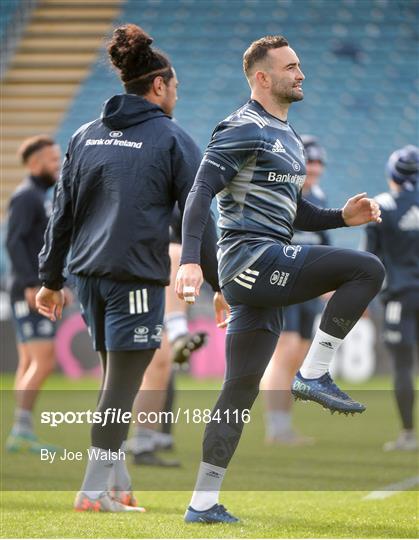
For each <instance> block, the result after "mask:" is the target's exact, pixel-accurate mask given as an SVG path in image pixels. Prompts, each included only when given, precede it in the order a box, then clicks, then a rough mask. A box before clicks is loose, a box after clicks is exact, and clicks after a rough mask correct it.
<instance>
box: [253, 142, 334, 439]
mask: <svg viewBox="0 0 419 540" xmlns="http://www.w3.org/2000/svg"><path fill="white" fill-rule="evenodd" d="M301 140H302V141H303V144H304V152H305V157H306V171H307V175H306V180H305V182H304V186H303V189H302V191H301V193H302V196H303V197H304V198H305V199H306V200H307V201H309V202H311V203H312V204H315V205H317V206H318V207H320V208H325V207H326V196H325V194H324V192H323V190H322V189H321V188H320V186H319V180H320V177H321V176H322V174H323V171H324V166H325V163H326V151H325V149H324V148H323V147H322V146H321V145H320V144H319V142H318V140H317V139H316V138H315V137H313V136H312V135H302V136H301ZM292 243H293V244H300V245H313V246H316V245H317V246H320V245H330V239H329V234H328V232H327V231H318V232H316V231H299V230H295V231H294V235H293V237H292ZM323 306H324V303H323V302H322V300H321V299H320V298H313V299H312V300H308V301H307V302H302V303H301V304H294V305H292V306H287V307H286V308H284V328H283V330H282V332H281V337H280V338H279V341H278V344H277V346H276V349H275V352H274V355H273V357H272V360H271V361H270V363H269V366H268V369H267V370H266V373H265V376H264V379H263V385H262V387H263V389H264V390H266V392H264V398H265V404H266V441H267V442H268V443H273V444H284V445H291V446H293V445H296V446H299V445H305V444H312V443H313V442H314V440H313V439H312V438H311V437H307V436H304V435H300V434H299V433H297V432H296V431H295V430H294V429H293V427H292V420H291V408H292V395H291V384H292V381H293V379H294V377H295V374H296V373H297V371H298V370H299V369H300V367H301V364H302V363H303V360H304V357H305V355H306V354H307V352H308V349H309V347H310V343H311V338H312V336H313V327H314V322H315V319H316V317H317V315H318V314H319V313H320V312H321V310H322V308H323Z"/></svg>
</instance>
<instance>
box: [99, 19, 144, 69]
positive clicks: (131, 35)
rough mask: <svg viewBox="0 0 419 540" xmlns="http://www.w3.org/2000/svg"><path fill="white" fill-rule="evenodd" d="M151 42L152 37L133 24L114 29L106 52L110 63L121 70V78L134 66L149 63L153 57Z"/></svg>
mask: <svg viewBox="0 0 419 540" xmlns="http://www.w3.org/2000/svg"><path fill="white" fill-rule="evenodd" d="M152 43H153V38H152V37H150V36H149V35H148V34H147V33H146V32H145V31H144V30H143V29H142V28H140V27H139V26H137V25H135V24H124V25H123V26H119V27H118V28H116V29H115V30H114V32H113V36H112V39H111V41H110V43H109V45H108V53H109V56H110V59H111V62H112V64H113V65H114V66H115V67H116V68H118V69H119V70H121V76H122V79H123V80H124V79H125V78H126V76H128V74H129V72H130V71H132V69H133V68H134V66H138V64H143V65H144V66H146V65H147V64H149V63H150V61H151V59H152V57H153V50H152V49H151V47H150V45H151V44H152Z"/></svg>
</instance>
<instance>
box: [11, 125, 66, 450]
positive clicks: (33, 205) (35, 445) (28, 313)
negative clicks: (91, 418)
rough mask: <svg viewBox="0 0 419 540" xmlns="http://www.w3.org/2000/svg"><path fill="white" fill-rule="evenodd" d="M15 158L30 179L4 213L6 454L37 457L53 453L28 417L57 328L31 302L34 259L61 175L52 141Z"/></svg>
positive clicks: (34, 141)
mask: <svg viewBox="0 0 419 540" xmlns="http://www.w3.org/2000/svg"><path fill="white" fill-rule="evenodd" d="M18 155H19V157H20V159H21V161H22V163H23V165H24V166H25V167H26V168H27V170H28V176H27V177H26V178H25V180H24V181H23V182H22V183H21V184H20V185H19V186H18V188H17V189H16V191H15V192H14V194H13V196H12V198H11V200H10V203H9V211H8V230H7V238H6V246H7V251H8V254H9V257H10V261H11V278H12V279H11V289H10V300H11V304H12V314H13V322H14V325H15V328H16V338H17V350H18V357H19V363H18V367H17V371H16V378H15V384H14V388H15V390H16V401H17V407H16V411H15V421H14V424H13V428H12V431H11V434H10V435H9V437H8V439H7V441H6V448H7V449H8V450H9V451H14V452H16V451H22V450H30V451H33V452H39V451H40V450H41V448H51V449H52V446H51V445H48V444H46V443H44V442H41V441H39V440H38V438H37V437H36V435H35V434H34V431H33V420H32V413H33V409H34V406H35V402H36V398H37V396H38V392H39V390H40V388H41V386H42V384H43V383H44V381H45V379H46V378H47V377H48V375H49V374H50V373H51V372H52V371H53V370H54V367H55V351H54V336H55V323H54V322H51V321H49V320H48V319H45V317H42V315H40V314H39V313H38V312H37V311H36V306H35V296H36V293H37V292H38V290H39V288H40V286H41V282H40V280H39V277H38V253H39V252H40V251H41V248H42V245H43V243H44V233H45V229H46V227H47V223H48V217H49V215H50V213H51V212H50V210H51V202H50V199H49V197H48V191H49V189H50V188H51V187H52V186H53V185H54V184H55V183H56V181H57V179H58V176H59V173H60V149H59V147H58V145H57V144H56V143H55V141H54V140H53V139H52V138H51V137H49V136H47V135H37V136H35V137H31V138H29V139H26V140H25V141H24V142H23V143H22V145H21V147H20V149H19V152H18Z"/></svg>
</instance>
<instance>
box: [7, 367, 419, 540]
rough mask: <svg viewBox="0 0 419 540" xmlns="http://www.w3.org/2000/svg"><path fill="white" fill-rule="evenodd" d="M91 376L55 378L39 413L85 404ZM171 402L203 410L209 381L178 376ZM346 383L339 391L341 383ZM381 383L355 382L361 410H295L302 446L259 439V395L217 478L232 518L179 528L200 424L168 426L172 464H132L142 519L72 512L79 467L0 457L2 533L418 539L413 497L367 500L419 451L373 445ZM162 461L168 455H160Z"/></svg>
mask: <svg viewBox="0 0 419 540" xmlns="http://www.w3.org/2000/svg"><path fill="white" fill-rule="evenodd" d="M11 387H12V380H11V378H10V377H9V376H3V377H2V380H1V388H2V389H3V392H2V431H1V432H2V446H4V437H5V436H6V435H7V432H8V429H9V428H10V423H11V412H12V407H13V400H12V399H11V398H12V393H11V392H10V389H11ZM96 387H97V381H93V380H89V379H87V380H79V381H69V380H66V379H64V378H63V377H61V376H58V375H57V376H54V377H52V378H51V379H50V380H49V381H48V384H47V386H46V389H47V391H46V392H43V393H42V395H41V397H40V400H39V404H38V408H37V410H38V409H39V410H55V409H57V410H58V409H60V406H61V409H62V410H66V407H65V405H64V403H66V404H68V410H85V409H87V408H89V407H90V408H94V402H95V389H96ZM178 387H180V388H182V391H180V392H179V397H178V405H179V406H181V407H182V408H193V407H199V408H204V407H211V406H212V405H213V403H214V399H215V396H216V391H215V389H217V388H218V387H219V382H218V381H212V382H211V381H210V382H208V381H207V382H196V381H192V380H191V379H189V378H188V377H186V376H182V377H180V379H179V381H178ZM347 388H348V386H347ZM389 389H390V382H389V380H388V379H383V378H376V379H374V380H373V381H371V382H369V383H368V384H366V385H362V386H359V385H358V386H357V390H358V394H357V397H359V398H360V399H363V400H364V401H365V402H366V403H367V405H368V409H367V411H366V413H364V414H363V415H362V416H359V417H354V418H352V417H349V418H346V417H343V416H336V415H334V416H330V415H329V414H327V413H326V412H325V411H323V410H322V409H321V407H318V406H316V405H315V404H308V405H302V404H297V405H296V407H295V419H296V425H297V426H298V428H299V429H300V430H301V431H302V432H304V433H307V434H309V435H312V436H314V437H315V438H316V441H317V443H316V445H315V446H313V447H310V448H301V449H286V448H278V447H277V448H275V447H274V448H272V447H267V446H265V444H264V442H263V423H262V413H263V411H262V406H261V400H262V397H261V398H259V399H258V402H257V404H256V406H255V410H254V412H252V421H251V423H250V424H249V425H247V426H246V427H245V432H244V435H243V437H242V440H241V443H240V446H239V449H238V451H237V453H236V455H235V457H234V459H233V462H232V463H231V467H230V468H229V471H228V474H227V476H226V480H225V485H224V487H225V489H224V491H223V493H222V499H221V502H222V503H223V504H224V505H225V506H226V507H227V508H228V509H229V510H230V511H231V512H232V513H233V514H235V515H237V516H238V517H239V518H241V522H240V523H239V524H234V525H211V526H206V525H199V524H196V525H186V524H184V523H183V519H182V518H183V513H184V511H185V507H186V506H187V504H188V502H189V498H190V491H191V489H192V488H193V483H194V479H195V474H196V469H197V466H198V463H199V460H200V446H201V439H202V432H203V429H204V426H203V424H197V425H193V426H191V425H187V424H186V423H185V422H183V423H182V422H180V423H179V424H178V425H177V426H176V444H177V447H176V451H175V453H174V455H175V456H176V457H178V458H179V459H180V460H181V461H182V463H183V467H182V468H181V469H177V470H165V469H155V468H149V467H148V468H138V467H137V468H136V467H133V466H132V465H131V464H130V462H129V468H130V471H131V473H132V478H133V485H134V488H135V491H136V495H137V498H138V499H139V503H140V504H141V505H143V506H145V507H146V508H147V512H146V513H145V514H134V515H132V514H128V515H125V514H124V515H121V514H90V513H89V514H88V513H77V512H74V511H73V510H72V503H73V499H74V495H75V491H77V488H78V485H79V483H80V481H81V478H82V474H83V470H84V464H74V465H72V464H67V463H65V464H61V465H58V466H57V467H55V466H53V465H47V464H44V463H40V461H39V458H38V457H37V456H33V455H8V454H5V453H3V454H2V460H1V481H2V492H1V536H2V538H11V537H12V538H45V537H46V538H322V537H325V538H330V537H332V538H348V537H350V538H417V537H418V532H419V531H418V522H417V520H418V508H419V499H418V494H417V492H416V491H414V490H410V491H402V492H400V493H397V494H392V496H390V497H388V498H386V499H383V500H365V498H364V497H365V496H366V495H367V494H368V493H369V492H371V491H374V490H379V489H380V488H383V487H385V486H388V485H390V484H392V483H397V482H400V481H403V480H406V479H407V478H412V477H414V476H417V475H418V467H419V464H418V459H417V455H412V454H411V453H409V454H402V455H400V454H384V453H383V452H382V451H381V446H382V443H383V442H384V441H386V440H389V439H391V438H392V437H393V436H394V435H395V434H396V433H397V430H398V423H397V416H396V413H395V410H394V403H393V399H392V396H391V393H390V392H389ZM37 431H38V432H39V433H40V435H41V436H42V437H43V438H44V439H46V440H50V441H51V442H60V444H62V446H65V447H68V448H73V447H74V448H83V447H84V448H85V447H86V446H88V427H87V426H78V425H73V426H66V427H65V429H64V428H63V429H61V431H55V432H54V431H53V430H52V428H50V427H49V426H45V425H43V426H41V425H38V428H37ZM169 456H171V455H170V454H168V457H169Z"/></svg>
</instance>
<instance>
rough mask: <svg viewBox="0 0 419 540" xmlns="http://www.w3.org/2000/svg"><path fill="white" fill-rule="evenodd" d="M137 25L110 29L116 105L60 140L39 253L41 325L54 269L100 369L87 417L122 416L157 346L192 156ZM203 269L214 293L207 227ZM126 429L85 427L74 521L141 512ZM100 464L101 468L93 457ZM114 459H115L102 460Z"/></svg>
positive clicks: (53, 309)
mask: <svg viewBox="0 0 419 540" xmlns="http://www.w3.org/2000/svg"><path fill="white" fill-rule="evenodd" d="M152 41H153V40H152V39H151V38H150V37H149V36H148V35H147V34H146V33H145V32H144V31H143V30H142V29H141V28H139V27H138V26H136V25H133V24H127V25H123V26H120V27H118V28H116V29H115V31H114V33H113V37H112V39H111V41H110V43H109V45H108V53H109V56H110V60H111V62H112V63H113V65H114V66H115V67H116V68H117V70H118V72H119V74H120V77H121V80H122V82H123V84H124V88H125V91H126V93H125V94H118V95H115V96H113V97H112V98H110V99H109V100H108V101H107V102H106V103H105V105H104V109H103V113H102V115H101V117H100V118H98V119H97V120H94V121H93V122H90V123H88V124H85V125H83V126H82V127H81V128H80V129H78V130H77V131H76V132H75V134H74V135H73V137H72V138H71V140H70V143H69V146H68V150H67V154H66V159H65V162H64V166H63V171H62V174H61V177H60V180H59V183H58V187H57V192H56V199H55V203H54V208H53V213H52V216H51V219H50V221H49V223H48V227H47V231H46V235H45V245H44V247H43V249H42V251H41V253H40V256H39V261H40V277H41V279H42V282H43V287H42V289H41V290H40V292H39V293H38V295H37V306H38V309H39V311H40V312H41V313H42V314H43V315H45V316H47V317H49V318H50V319H52V320H55V319H56V318H59V317H60V315H61V309H62V302H63V299H62V285H63V269H64V265H65V262H66V257H67V253H69V252H70V259H69V264H68V267H69V271H70V273H71V274H73V275H75V277H76V285H77V292H78V297H79V300H80V303H81V305H82V309H83V315H84V318H85V320H86V322H87V325H88V327H89V330H90V333H91V336H92V339H93V343H94V347H95V349H96V350H97V351H98V352H99V355H100V357H101V361H102V365H103V381H102V389H101V393H100V400H99V403H98V406H97V411H99V412H100V413H102V414H103V413H104V411H106V410H108V409H110V410H112V409H116V410H119V411H120V413H121V414H124V413H131V411H132V405H133V401H134V398H135V396H136V394H137V392H138V388H139V387H140V385H141V381H142V378H143V375H144V372H145V370H146V368H147V367H148V365H149V363H150V361H151V359H152V357H153V354H154V352H155V350H156V349H157V348H159V347H160V343H161V339H162V325H163V315H164V288H165V286H166V285H168V283H169V271H170V268H169V267H170V260H169V254H168V247H169V225H170V221H171V217H172V211H173V205H174V203H175V201H176V200H177V201H178V203H179V206H180V209H181V211H183V208H184V204H185V201H186V198H187V195H188V193H189V190H190V188H191V185H192V183H193V179H194V176H195V173H196V170H197V168H198V165H199V161H200V157H201V153H200V151H199V149H198V147H197V146H196V144H195V143H194V141H193V140H192V139H191V138H190V137H189V136H188V135H187V134H186V133H185V132H184V131H183V130H182V128H180V127H179V125H178V124H176V123H175V122H173V121H172V118H171V116H172V112H173V109H174V107H175V104H176V99H177V84H178V81H177V78H176V73H175V71H174V69H173V67H172V65H171V63H170V61H169V59H168V58H167V57H166V56H165V55H164V54H163V53H162V52H159V51H158V50H157V49H154V48H152V47H151V43H152ZM206 240H207V241H206V245H205V250H203V252H202V259H203V264H204V269H205V273H206V278H207V280H208V281H209V282H210V283H211V284H212V286H213V288H214V290H218V289H219V287H218V277H217V261H216V254H215V252H216V232H215V226H214V222H213V221H212V220H211V219H210V221H209V223H208V227H207V228H206ZM128 428H129V424H127V423H123V422H106V423H105V425H102V424H93V426H92V430H91V435H92V447H91V450H90V452H91V455H92V458H91V459H90V460H89V461H88V463H87V468H86V474H85V477H84V481H83V484H82V487H81V490H80V492H79V493H78V495H77V497H76V501H75V508H76V510H80V511H84V510H93V511H98V510H100V511H105V512H106V511H108V512H127V511H132V510H137V511H141V510H143V509H141V508H139V507H138V506H137V504H136V501H135V499H134V497H133V494H132V491H131V480H130V476H129V473H128V470H127V467H126V464H125V455H124V453H123V452H122V453H121V452H120V449H121V445H122V444H123V442H124V440H125V439H126V436H127V432H128ZM103 450H105V451H106V452H105V455H107V456H108V458H106V459H103V452H101V451H103ZM113 456H115V457H113Z"/></svg>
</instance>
